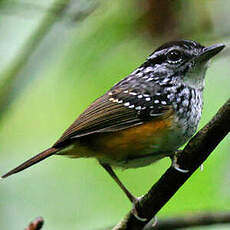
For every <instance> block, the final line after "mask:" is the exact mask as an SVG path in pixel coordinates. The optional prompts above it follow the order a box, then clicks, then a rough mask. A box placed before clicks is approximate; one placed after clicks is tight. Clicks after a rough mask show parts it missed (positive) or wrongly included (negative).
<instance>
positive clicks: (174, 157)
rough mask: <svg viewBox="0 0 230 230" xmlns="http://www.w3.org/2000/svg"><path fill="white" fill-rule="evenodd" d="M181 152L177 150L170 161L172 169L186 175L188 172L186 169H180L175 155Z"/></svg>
mask: <svg viewBox="0 0 230 230" xmlns="http://www.w3.org/2000/svg"><path fill="white" fill-rule="evenodd" d="M180 152H181V151H180V150H178V151H177V152H176V153H174V154H173V156H171V157H170V158H171V160H172V167H173V168H174V169H176V170H177V171H178V172H181V173H188V172H189V170H188V169H182V168H180V165H179V164H178V163H177V155H178V153H180Z"/></svg>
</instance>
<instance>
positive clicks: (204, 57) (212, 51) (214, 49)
mask: <svg viewBox="0 0 230 230" xmlns="http://www.w3.org/2000/svg"><path fill="white" fill-rule="evenodd" d="M224 47H225V45H224V44H214V45H211V46H209V47H205V48H204V49H203V52H202V53H201V54H199V55H198V56H196V57H195V60H196V61H198V62H206V61H208V60H209V59H211V58H212V57H214V56H215V55H216V54H218V53H219V52H220V51H221V50H222V49H223V48H224Z"/></svg>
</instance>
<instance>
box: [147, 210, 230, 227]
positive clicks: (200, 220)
mask: <svg viewBox="0 0 230 230" xmlns="http://www.w3.org/2000/svg"><path fill="white" fill-rule="evenodd" d="M217 224H230V213H222V212H220V213H198V214H193V215H187V216H183V217H174V218H167V219H162V220H159V222H158V223H157V225H156V226H154V227H153V226H152V224H151V223H150V224H148V225H147V226H146V227H145V228H144V230H169V229H170V230H176V229H184V228H191V227H197V226H210V225H217Z"/></svg>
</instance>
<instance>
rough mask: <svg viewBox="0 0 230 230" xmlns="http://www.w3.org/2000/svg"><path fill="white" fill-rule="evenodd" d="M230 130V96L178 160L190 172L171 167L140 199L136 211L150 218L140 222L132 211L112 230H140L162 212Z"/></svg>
mask: <svg viewBox="0 0 230 230" xmlns="http://www.w3.org/2000/svg"><path fill="white" fill-rule="evenodd" d="M229 131H230V99H228V101H227V102H226V103H225V104H224V105H223V106H222V108H221V109H220V110H219V111H218V112H217V114H216V115H215V116H214V117H213V119H212V120H211V121H210V122H209V123H208V124H207V125H206V126H205V127H204V128H202V129H201V130H200V131H199V132H198V133H197V134H196V135H195V136H194V137H193V138H192V139H191V140H190V142H189V143H188V144H187V145H186V146H185V148H184V150H183V151H181V153H180V154H179V155H178V159H177V163H178V164H179V165H180V167H181V168H183V169H188V170H189V172H188V173H181V172H179V171H177V170H175V169H174V168H172V167H170V168H169V169H168V170H167V171H166V172H165V173H164V174H163V176H162V177H161V178H160V179H159V180H158V182H157V183H155V184H154V185H153V186H152V188H151V189H150V190H149V192H148V193H147V194H146V195H145V196H144V197H143V198H142V199H141V200H140V203H139V205H138V206H137V208H136V209H137V211H138V214H139V216H140V217H142V218H146V219H147V221H145V222H142V221H139V220H138V219H137V218H136V217H135V216H134V215H133V214H132V213H131V212H129V213H128V214H127V215H126V217H125V218H124V219H123V220H122V221H121V222H120V223H118V224H117V225H116V226H115V227H114V228H113V230H125V229H132V230H140V229H143V228H144V226H145V225H146V224H147V223H148V222H149V221H150V220H151V219H152V218H153V217H154V216H155V215H156V214H157V213H158V212H159V210H160V209H161V208H162V207H163V206H164V205H165V204H166V203H167V202H168V201H169V199H171V197H172V196H173V195H174V194H175V193H176V192H177V191H178V189H179V188H180V187H181V186H182V185H183V184H184V183H185V182H186V181H187V180H188V178H189V177H190V176H191V175H192V174H193V173H194V171H195V170H196V169H197V168H198V167H199V166H200V165H201V164H202V163H203V162H204V161H205V160H206V159H207V157H208V156H209V155H210V154H211V153H212V152H213V150H214V149H215V148H216V146H217V145H218V144H219V143H220V142H221V141H222V140H223V139H224V137H225V136H226V135H227V134H228V133H229Z"/></svg>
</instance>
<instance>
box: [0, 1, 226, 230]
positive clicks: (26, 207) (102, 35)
mask: <svg viewBox="0 0 230 230" xmlns="http://www.w3.org/2000/svg"><path fill="white" fill-rule="evenodd" d="M16 2H17V1H12V4H9V5H7V4H6V5H3V6H1V5H0V7H2V8H1V9H5V10H2V11H0V15H1V20H0V34H1V35H0V36H1V40H0V52H1V54H2V55H1V56H0V67H1V70H2V74H1V77H0V84H1V82H3V83H4V79H5V76H7V75H6V74H5V72H4V71H5V70H7V69H10V68H11V67H12V65H13V63H14V62H15V60H16V58H17V56H18V55H19V56H20V52H21V51H20V50H21V47H22V46H24V45H25V46H26V44H27V41H28V38H29V36H30V35H31V34H33V32H34V31H35V30H36V27H37V26H38V25H39V23H40V21H41V19H42V18H43V16H44V15H45V13H46V12H43V11H40V10H38V11H36V10H35V11H36V12H34V10H30V11H29V12H28V11H27V9H26V8H23V9H21V8H20V9H19V10H18V11H17V10H16V12H15V11H14V10H15V8H12V6H14V3H15V4H16ZM86 2H87V1H79V2H78V5H77V6H76V7H77V9H83V10H84V9H85V8H87V7H90V4H91V3H90V2H89V3H88V4H89V5H87V4H86ZM134 2H135V4H137V2H136V1H134ZM134 2H132V1H126V2H124V1H121V0H119V1H113V2H111V1H100V3H99V5H98V6H96V10H95V11H94V12H92V13H90V15H88V16H87V17H85V18H83V19H82V20H79V21H74V22H69V19H68V18H67V19H66V20H65V21H64V22H63V21H59V22H58V23H57V24H55V25H54V27H53V28H52V30H51V31H50V32H49V33H48V34H47V36H46V38H45V39H44V40H43V42H42V43H41V44H39V47H38V48H37V49H36V50H35V52H34V53H33V55H31V56H30V59H29V62H28V63H27V64H26V65H25V66H24V67H23V69H22V70H21V71H20V73H18V75H17V78H16V80H15V82H14V85H13V87H12V88H13V90H12V91H10V93H9V95H8V96H9V98H8V101H7V102H6V105H7V106H6V108H5V109H4V111H2V112H1V114H0V116H1V117H0V172H1V174H3V173H5V172H6V171H8V170H9V169H11V168H13V167H15V166H17V165H18V164H19V163H21V162H22V161H24V160H26V159H28V158H29V157H31V156H32V155H34V154H37V153H38V152H40V151H42V150H44V149H46V148H47V147H49V146H50V145H51V144H53V143H54V142H55V141H56V140H57V139H58V138H59V137H60V135H61V134H62V133H63V131H64V130H65V129H66V128H67V127H68V126H69V125H70V124H71V123H72V122H73V121H74V120H75V118H76V117H77V116H78V115H79V114H80V113H81V112H82V111H83V110H84V109H85V108H86V107H87V106H88V105H89V104H90V103H91V102H92V101H93V100H94V99H95V98H97V97H98V96H100V95H102V94H103V93H104V92H105V91H106V90H108V89H109V88H110V87H111V86H112V85H113V84H114V83H116V82H117V81H119V80H120V79H122V78H123V77H125V76H126V75H127V74H129V73H131V72H132V71H133V70H134V69H135V68H136V67H138V66H139V65H140V64H141V63H142V62H143V61H144V60H145V58H146V57H147V56H148V55H149V54H150V53H151V52H152V51H153V50H154V49H155V48H156V47H157V46H158V45H159V44H160V43H162V42H164V41H167V40H171V39H172V38H174V37H178V38H189V39H196V40H198V41H200V42H201V43H202V44H205V45H209V44H212V43H215V42H224V43H226V44H229V41H230V35H229V36H226V33H227V32H228V33H229V31H230V29H229V28H230V20H229V16H228V13H227V9H229V7H230V3H229V2H228V1H224V0H220V1H209V2H208V1H203V4H206V5H205V7H206V12H208V15H209V20H210V21H211V24H212V27H211V29H210V30H209V31H207V32H205V33H204V34H203V33H199V28H200V30H202V27H201V26H200V24H199V23H200V22H199V21H197V20H198V19H196V17H194V15H193V16H192V15H190V14H189V12H190V11H186V12H183V10H182V11H180V14H181V15H182V16H181V15H180V17H182V19H183V20H182V19H181V18H179V16H178V18H177V19H176V21H180V20H181V21H180V23H178V24H179V25H178V27H177V29H178V31H185V32H184V34H185V35H186V36H187V37H182V34H183V33H182V34H177V35H176V36H175V34H174V35H172V36H170V33H168V34H167V33H165V34H164V35H162V36H157V35H156V37H154V36H153V35H151V34H150V33H147V32H146V31H144V30H142V29H141V28H142V24H143V23H144V22H143V21H141V20H140V18H141V15H143V14H144V13H143V12H144V11H140V10H139V8H138V7H137V5H135V4H134ZM178 2H182V1H178ZM188 2H190V5H188V6H187V5H186V6H184V7H188V9H190V10H191V9H192V10H193V12H196V11H197V14H202V12H199V7H197V6H196V4H195V2H196V1H188ZM197 2H201V1H197ZM50 3H51V1H48V2H46V1H44V2H42V1H41V5H42V4H44V8H45V7H47V6H49V4H50ZM197 8H198V9H197ZM175 10H176V9H175ZM186 14H187V15H186ZM178 15H179V13H178ZM185 15H186V17H185ZM189 15H190V16H189ZM210 15H211V16H210ZM187 17H191V18H192V19H193V20H191V19H190V18H187ZM186 18H187V19H186ZM198 18H199V17H198ZM217 19H218V20H217ZM190 20H191V21H190ZM202 20H204V19H202ZM140 21H141V22H140ZM194 21H195V22H194ZM138 23H139V24H140V25H139V27H137V24H138ZM194 23H197V28H196V27H195V26H194V25H193V24H194ZM187 26H191V31H192V32H191V33H187V30H188V28H187ZM199 26H200V27H199ZM194 27H195V28H196V29H195V30H193V28H194ZM168 30H169V32H170V28H168ZM228 30H229V31H228ZM225 32H226V33H225ZM158 35H159V34H158ZM217 35H218V36H217ZM30 39H31V38H30ZM229 67H230V64H229V55H228V49H226V51H225V52H223V54H220V55H219V57H217V58H216V59H215V60H213V62H212V64H211V66H210V68H209V69H208V71H207V75H206V88H205V92H204V110H203V115H202V120H201V123H200V127H202V126H203V125H204V124H205V123H207V122H208V121H209V120H210V119H211V118H212V116H213V115H214V114H215V113H216V111H217V110H218V108H219V107H220V106H221V105H222V104H223V103H224V102H225V101H226V100H227V99H228V98H229V96H230V87H229V86H230V68H229ZM229 153H230V139H229V136H228V137H227V138H225V140H223V141H222V142H221V144H220V145H219V146H218V147H217V148H216V150H215V151H214V152H213V154H212V155H211V156H210V157H209V158H208V160H207V161H206V162H205V164H204V171H202V172H201V171H200V170H197V171H196V173H195V174H194V175H193V176H192V177H191V178H190V179H189V181H188V182H187V183H186V184H185V185H184V186H183V187H182V188H181V189H180V190H179V191H178V192H177V194H176V195H175V196H174V197H173V198H172V199H171V200H170V201H169V202H168V204H167V205H165V206H164V208H163V209H162V210H161V211H160V212H159V214H158V217H159V218H160V217H173V216H178V215H186V214H191V213H199V212H201V211H214V212H215V211H229V210H230V190H229V188H230V170H229V162H230V155H229ZM169 166H170V160H169V159H163V160H161V161H159V162H157V163H156V164H153V165H150V166H148V167H145V168H140V169H130V170H125V171H120V170H117V171H116V172H117V173H118V175H119V177H120V179H121V180H122V181H123V182H124V184H125V185H126V186H127V187H128V188H129V189H130V190H131V191H132V192H133V193H134V194H136V195H138V196H140V195H142V194H144V193H145V192H147V190H148V189H149V188H150V187H151V185H152V184H153V183H154V182H156V181H157V180H158V179H159V177H160V176H161V175H162V173H164V171H165V170H166V169H167V168H168V167H169ZM0 197H1V198H0V229H7V230H11V229H12V230H14V229H23V228H25V227H26V225H27V224H28V223H29V222H30V221H31V220H33V219H34V218H35V217H36V216H42V217H44V219H45V226H44V229H48V230H54V229H55V230H58V229H103V228H105V227H108V226H111V225H113V224H115V223H117V222H118V221H119V220H120V219H121V218H122V217H123V216H124V215H125V214H126V213H127V211H128V210H129V209H130V208H131V204H130V202H129V201H128V200H127V198H126V197H125V196H124V194H123V193H122V192H121V190H120V188H118V186H117V185H116V184H115V183H114V182H113V181H112V180H111V178H110V177H109V175H107V173H106V172H105V171H104V170H103V169H102V168H101V167H99V166H98V164H97V162H96V161H95V160H94V159H76V160H72V159H68V158H65V157H60V156H54V157H50V158H49V159H47V160H45V161H43V162H42V163H39V164H37V165H36V166H34V167H32V168H30V169H28V170H26V171H23V172H21V173H20V174H17V175H14V176H12V177H10V178H8V179H6V180H4V181H2V182H1V183H0ZM228 228H229V227H226V229H228ZM208 229H225V228H224V227H220V226H218V227H216V228H214V227H213V228H211V227H208Z"/></svg>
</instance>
